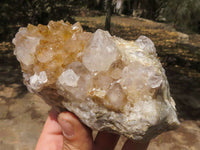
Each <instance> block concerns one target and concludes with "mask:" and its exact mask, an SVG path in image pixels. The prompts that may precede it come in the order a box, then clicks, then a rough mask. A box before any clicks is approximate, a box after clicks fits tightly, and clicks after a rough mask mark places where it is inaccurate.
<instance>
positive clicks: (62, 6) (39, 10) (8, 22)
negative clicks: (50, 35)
mask: <svg viewBox="0 0 200 150" xmlns="http://www.w3.org/2000/svg"><path fill="white" fill-rule="evenodd" d="M69 2H70V1H66V0H3V1H1V2H0V5H1V9H0V18H1V21H0V40H9V39H11V38H13V35H14V33H15V32H16V31H17V28H18V27H19V26H27V24H28V23H31V24H35V25H37V24H39V23H41V24H47V23H48V22H49V20H61V19H63V20H69V21H70V20H72V19H71V18H70V13H69V12H70V11H69V9H68V7H67V4H68V3H69Z"/></svg>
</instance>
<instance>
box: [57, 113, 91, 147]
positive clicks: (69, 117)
mask: <svg viewBox="0 0 200 150" xmlns="http://www.w3.org/2000/svg"><path fill="white" fill-rule="evenodd" d="M58 122H59V124H60V126H61V128H62V130H63V136H64V145H63V150H92V147H93V142H92V133H91V130H89V129H88V128H87V127H85V126H84V125H83V124H82V123H81V122H80V121H79V119H78V118H77V117H76V116H75V115H73V114H72V113H70V112H63V113H61V114H60V115H59V116H58Z"/></svg>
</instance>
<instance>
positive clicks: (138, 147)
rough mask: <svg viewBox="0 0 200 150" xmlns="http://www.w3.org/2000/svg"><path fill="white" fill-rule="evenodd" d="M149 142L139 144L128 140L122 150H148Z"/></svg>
mask: <svg viewBox="0 0 200 150" xmlns="http://www.w3.org/2000/svg"><path fill="white" fill-rule="evenodd" d="M148 145H149V142H146V143H139V142H135V141H132V140H127V141H126V143H125V144H124V146H123V148H122V150H146V149H147V147H148Z"/></svg>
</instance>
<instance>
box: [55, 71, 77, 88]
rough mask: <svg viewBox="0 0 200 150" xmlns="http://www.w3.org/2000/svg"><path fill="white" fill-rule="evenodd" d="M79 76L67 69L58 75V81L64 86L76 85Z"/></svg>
mask: <svg viewBox="0 0 200 150" xmlns="http://www.w3.org/2000/svg"><path fill="white" fill-rule="evenodd" d="M79 78H80V76H77V75H76V73H74V71H73V70H72V69H67V70H66V71H64V72H63V73H62V74H61V75H60V77H59V78H58V82H60V84H62V85H64V86H65V85H66V86H71V87H77V85H78V80H79Z"/></svg>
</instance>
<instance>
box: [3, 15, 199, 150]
mask: <svg viewBox="0 0 200 150" xmlns="http://www.w3.org/2000/svg"><path fill="white" fill-rule="evenodd" d="M74 18H75V19H76V20H78V21H80V22H81V23H82V24H83V25H84V26H83V27H84V29H85V30H88V31H95V30H96V28H103V23H104V19H105V18H104V17H89V18H85V17H74ZM111 33H112V34H113V35H117V36H119V37H122V38H125V39H129V40H135V39H136V38H137V37H138V36H139V35H141V34H143V35H146V36H148V37H150V38H151V39H152V40H153V41H154V42H155V45H156V48H157V51H158V56H159V57H160V60H161V62H162V64H163V66H164V67H165V69H166V73H167V76H168V79H169V83H170V86H171V93H172V96H173V97H174V99H175V101H176V103H177V108H178V115H179V118H180V121H181V125H180V127H179V128H178V129H176V130H173V131H169V132H165V133H162V134H161V135H159V136H157V137H156V138H154V139H153V140H152V141H151V142H150V145H149V148H148V150H171V149H173V150H198V149H199V147H200V117H199V116H200V100H199V97H200V86H199V85H200V35H198V34H193V35H187V34H183V33H180V32H177V31H175V30H174V29H173V28H172V27H171V26H170V25H166V24H161V23H155V22H152V21H149V20H144V19H139V18H127V17H118V16H114V17H113V18H112V28H111ZM49 109H50V107H49V106H48V105H47V104H45V103H44V102H43V100H42V99H40V98H39V97H38V96H36V95H34V94H31V93H29V92H28V91H27V90H26V87H25V86H24V85H23V83H22V74H21V72H20V66H19V63H18V62H17V60H16V58H15V56H14V55H13V45H11V44H10V42H3V43H0V150H33V149H34V147H35V144H36V142H37V139H38V137H39V134H40V132H41V130H42V126H43V124H44V122H45V118H46V116H47V113H48V110H49ZM124 140H125V138H124V137H122V138H121V139H120V141H119V144H118V146H117V147H116V149H117V150H120V147H121V146H122V145H123V142H124Z"/></svg>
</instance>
